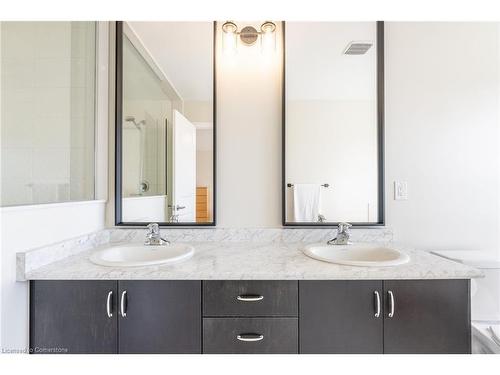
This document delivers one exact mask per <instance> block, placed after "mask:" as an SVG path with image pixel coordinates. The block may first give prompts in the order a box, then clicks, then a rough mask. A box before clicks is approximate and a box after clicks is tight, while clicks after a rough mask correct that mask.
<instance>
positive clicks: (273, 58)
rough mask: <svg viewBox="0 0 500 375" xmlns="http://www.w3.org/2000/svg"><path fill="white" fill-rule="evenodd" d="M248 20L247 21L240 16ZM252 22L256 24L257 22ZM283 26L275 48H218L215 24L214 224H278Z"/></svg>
mask: <svg viewBox="0 0 500 375" xmlns="http://www.w3.org/2000/svg"><path fill="white" fill-rule="evenodd" d="M238 24H239V25H242V26H246V25H248V24H251V23H248V22H239V23H238ZM254 26H256V27H257V28H259V27H260V24H259V23H255V24H254ZM280 30H281V27H280V25H278V29H277V31H278V36H277V50H276V53H273V54H270V55H263V54H262V53H261V50H260V47H259V45H256V46H253V47H246V46H243V45H240V46H239V48H238V54H237V55H235V56H228V55H225V54H223V53H222V46H221V44H222V43H221V35H220V33H221V31H220V23H218V27H217V33H218V34H217V50H216V51H217V52H216V53H217V55H216V57H217V131H216V134H217V225H218V226H221V227H246V226H247V227H277V226H280V225H281V188H280V187H281V75H282V66H281V62H282V60H281V59H282V46H281V31H280Z"/></svg>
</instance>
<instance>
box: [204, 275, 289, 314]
mask: <svg viewBox="0 0 500 375" xmlns="http://www.w3.org/2000/svg"><path fill="white" fill-rule="evenodd" d="M297 293H298V292H297V281H261V280H253V281H240V280H237V281H204V282H203V315H204V316H297V310H298V302H297Z"/></svg>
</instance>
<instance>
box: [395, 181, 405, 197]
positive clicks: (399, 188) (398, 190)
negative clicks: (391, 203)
mask: <svg viewBox="0 0 500 375" xmlns="http://www.w3.org/2000/svg"><path fill="white" fill-rule="evenodd" d="M407 199H408V183H407V182H406V181H394V200H396V201H405V200H407Z"/></svg>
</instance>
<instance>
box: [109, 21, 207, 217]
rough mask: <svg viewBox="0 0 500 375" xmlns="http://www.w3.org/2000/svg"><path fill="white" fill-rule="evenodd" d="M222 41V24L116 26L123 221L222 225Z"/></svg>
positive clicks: (118, 209) (118, 196) (119, 212)
mask: <svg viewBox="0 0 500 375" xmlns="http://www.w3.org/2000/svg"><path fill="white" fill-rule="evenodd" d="M215 43H216V42H215V22H131V21H127V22H126V21H120V22H117V23H116V70H115V74H116V87H115V90H116V97H115V98H116V102H115V145H116V149H115V151H116V152H115V155H116V159H115V224H116V225H118V226H145V225H147V224H148V223H151V222H155V223H159V224H160V225H162V226H214V225H215V222H216V212H215V188H216V183H215V167H216V166H215V160H216V158H215V152H216V146H215V139H216V118H215V115H216V110H215V109H216V99H215Z"/></svg>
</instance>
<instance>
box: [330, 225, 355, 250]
mask: <svg viewBox="0 0 500 375" xmlns="http://www.w3.org/2000/svg"><path fill="white" fill-rule="evenodd" d="M350 227H352V225H351V224H349V223H339V225H338V228H337V237H335V238H332V239H331V240H330V241H328V242H327V243H326V244H327V245H350V244H351V242H350V241H349V239H350V238H351V233H350V231H349V228H350Z"/></svg>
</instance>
